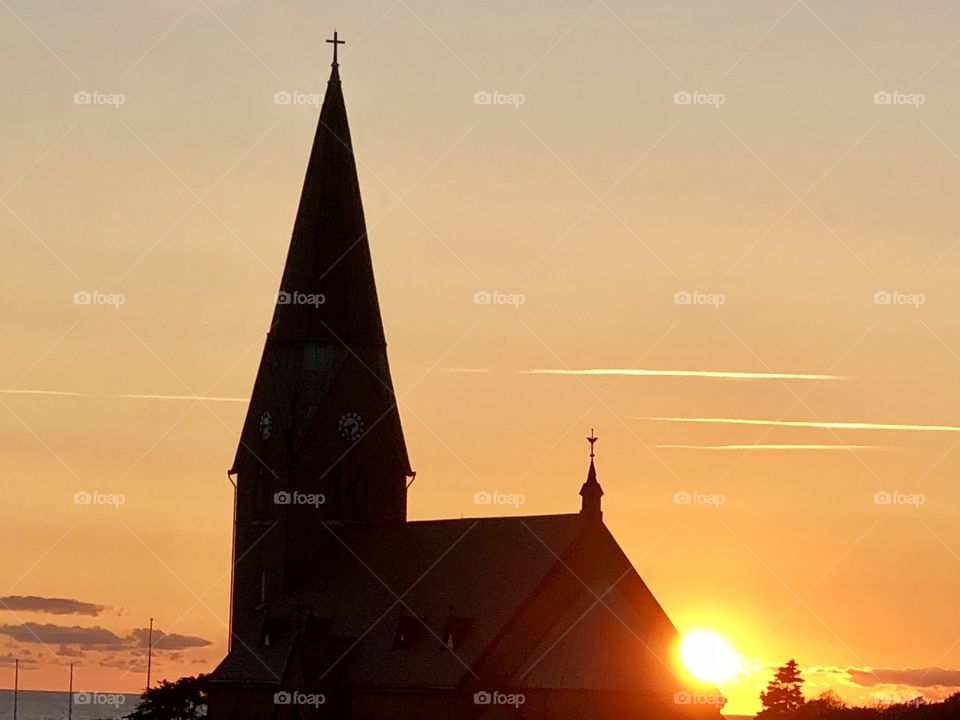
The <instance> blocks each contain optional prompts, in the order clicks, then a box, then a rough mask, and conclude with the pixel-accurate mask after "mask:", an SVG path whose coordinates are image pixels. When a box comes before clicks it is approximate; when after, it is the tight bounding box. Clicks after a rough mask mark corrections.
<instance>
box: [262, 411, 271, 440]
mask: <svg viewBox="0 0 960 720" xmlns="http://www.w3.org/2000/svg"><path fill="white" fill-rule="evenodd" d="M272 430H273V419H272V418H271V417H270V413H269V412H264V413H263V414H262V415H260V437H262V438H263V439H264V440H269V439H270V433H271V431H272Z"/></svg>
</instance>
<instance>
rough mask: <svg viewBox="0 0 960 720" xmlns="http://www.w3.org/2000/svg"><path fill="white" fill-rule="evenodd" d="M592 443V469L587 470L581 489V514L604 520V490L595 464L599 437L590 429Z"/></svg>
mask: <svg viewBox="0 0 960 720" xmlns="http://www.w3.org/2000/svg"><path fill="white" fill-rule="evenodd" d="M587 442H588V443H590V468H589V469H588V470H587V479H586V481H585V482H584V483H583V485H582V486H581V488H580V497H581V498H582V500H581V502H580V514H581V515H583V516H584V517H589V518H593V519H596V520H600V519H602V518H603V508H602V507H601V500H600V499H601V498H602V497H603V488H602V487H600V483H598V482H597V468H596V466H595V465H594V464H593V458H594V457H595V453H594V451H593V446H594V444H595V443H596V442H597V437H596V436H595V435H594V433H593V429H592V428H591V429H590V437H588V438H587Z"/></svg>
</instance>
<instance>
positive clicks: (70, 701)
mask: <svg viewBox="0 0 960 720" xmlns="http://www.w3.org/2000/svg"><path fill="white" fill-rule="evenodd" d="M72 718H73V663H70V692H69V694H68V697H67V720H72Z"/></svg>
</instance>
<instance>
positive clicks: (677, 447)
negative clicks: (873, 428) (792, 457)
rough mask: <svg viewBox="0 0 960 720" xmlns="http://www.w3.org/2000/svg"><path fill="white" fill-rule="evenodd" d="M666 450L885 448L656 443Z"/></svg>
mask: <svg viewBox="0 0 960 720" xmlns="http://www.w3.org/2000/svg"><path fill="white" fill-rule="evenodd" d="M656 447H658V448H665V449H668V450H887V449H888V448H885V447H882V446H879V445H657V446H656Z"/></svg>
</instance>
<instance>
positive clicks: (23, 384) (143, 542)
mask: <svg viewBox="0 0 960 720" xmlns="http://www.w3.org/2000/svg"><path fill="white" fill-rule="evenodd" d="M0 17H2V18H3V20H2V22H0V78H2V80H0V82H2V88H3V102H2V112H0V143H2V152H0V155H2V158H3V160H2V163H0V243H2V249H3V258H4V262H3V263H2V264H0V303H2V307H3V310H4V312H3V321H2V322H0V343H2V347H3V352H2V353H0V449H2V457H3V461H4V463H3V464H4V482H3V496H2V502H0V547H2V548H3V551H2V557H3V561H2V563H0V598H2V601H3V604H5V605H6V606H7V609H3V608H0V687H10V686H12V683H13V670H12V666H13V661H14V658H20V660H21V685H22V686H24V687H30V688H63V687H64V686H65V684H66V679H67V669H66V668H67V665H68V664H69V663H71V662H73V663H76V677H77V680H76V684H77V686H78V688H79V689H81V690H86V689H98V690H107V689H109V690H124V691H133V692H138V691H139V690H140V689H141V688H142V685H143V682H144V673H145V661H144V657H143V655H142V648H143V646H144V639H143V628H145V627H146V626H147V624H148V622H149V618H151V617H153V618H155V623H156V627H157V628H158V629H159V630H160V631H161V632H162V633H165V634H166V637H165V638H163V639H162V640H161V643H160V646H159V650H158V652H157V654H156V656H155V659H154V678H155V679H156V678H159V677H167V678H175V677H178V676H180V675H182V674H195V673H197V672H205V671H209V670H210V669H212V668H213V666H214V665H215V664H216V663H217V662H218V661H219V659H220V658H221V657H222V656H223V654H224V652H225V648H226V641H227V623H228V595H229V585H230V574H229V565H230V562H229V561H230V542H231V521H232V488H231V486H230V484H229V483H228V481H227V478H226V474H225V471H226V469H227V468H228V467H229V465H230V463H231V461H232V459H233V453H234V450H235V447H236V443H237V436H238V433H239V431H240V426H241V422H242V420H243V415H244V412H245V407H246V406H245V402H244V401H245V399H246V398H247V396H248V394H249V392H250V388H251V387H252V383H253V378H254V373H255V371H256V366H257V362H258V359H259V355H260V351H261V349H262V346H263V341H264V337H265V332H266V329H267V326H268V322H269V317H270V314H271V312H272V308H273V302H274V295H275V292H276V289H277V286H278V283H279V274H280V272H281V269H282V264H283V261H284V257H285V253H286V248H287V244H288V242H289V234H290V230H291V227H292V223H293V217H294V212H295V209H296V204H297V201H298V197H299V190H300V183H301V181H302V177H303V171H304V168H305V165H306V160H307V154H308V151H309V146H310V142H311V139H312V135H313V132H314V129H315V125H316V118H317V114H318V106H317V102H318V100H319V98H320V97H322V92H323V90H324V87H325V81H326V76H327V72H328V65H329V61H330V47H329V46H328V45H326V44H324V42H323V40H324V38H326V37H328V36H329V34H330V32H332V30H333V28H334V27H336V28H337V29H338V30H339V32H340V35H341V37H342V38H343V39H345V40H346V41H347V44H346V45H345V46H344V48H343V49H342V50H341V63H342V77H343V81H344V93H345V95H346V101H347V109H348V112H349V115H350V120H351V126H352V132H353V141H354V147H355V150H356V152H357V155H358V161H359V163H360V166H359V171H360V181H361V185H362V190H363V195H364V203H365V209H366V214H367V224H368V229H369V232H370V241H371V248H372V253H373V259H374V265H375V269H376V272H377V280H378V284H379V291H380V298H381V304H382V309H383V315H384V323H385V325H386V331H387V337H388V340H389V343H390V359H391V364H392V368H393V374H394V384H395V386H396V388H397V392H398V395H399V400H400V411H401V417H402V419H403V423H404V428H405V431H406V435H407V443H408V446H409V450H410V456H411V460H412V463H413V467H414V469H415V470H417V478H416V481H415V483H414V485H413V486H412V488H411V491H410V516H411V517H412V518H417V519H419V518H433V517H459V516H461V515H463V516H470V515H495V514H538V513H559V512H575V511H576V510H577V509H578V508H579V497H578V496H577V491H578V489H579V487H580V484H581V483H582V481H583V479H584V475H585V472H586V468H587V460H588V458H587V451H588V447H587V443H586V442H585V440H584V437H585V436H586V435H587V434H588V433H589V431H590V428H591V427H594V428H596V431H597V434H598V435H599V437H600V440H599V442H598V444H597V468H598V472H599V477H600V481H601V483H602V484H603V487H604V489H605V491H606V496H605V498H604V503H605V505H604V509H605V521H606V523H607V525H608V526H609V527H610V529H611V530H612V531H613V533H614V534H615V536H616V537H617V538H618V540H619V541H620V543H621V545H622V546H623V547H624V549H625V551H626V552H627V553H628V555H629V556H630V558H631V560H632V561H633V563H634V564H635V566H636V567H637V570H638V571H639V572H640V574H641V575H642V576H643V578H644V579H645V580H646V582H647V583H648V584H649V586H650V587H651V589H652V591H653V592H654V594H655V595H656V596H657V598H658V599H659V601H660V602H661V603H662V604H663V606H664V607H665V609H666V610H667V612H668V614H669V615H670V617H671V618H672V619H673V621H674V623H675V624H676V625H677V627H678V629H679V630H680V631H681V632H687V631H690V630H692V629H695V628H706V629H710V630H712V631H715V632H717V633H719V634H721V635H722V636H724V637H726V638H727V639H728V640H729V641H730V643H731V644H732V645H733V647H734V648H735V650H736V651H737V652H738V653H739V654H740V656H741V658H742V659H741V667H740V672H739V673H738V674H737V676H736V677H735V678H734V679H732V680H731V681H729V682H728V683H725V684H724V685H723V687H722V689H723V691H724V692H725V693H726V694H727V696H728V697H729V698H730V704H729V705H728V707H727V711H728V712H729V711H732V712H743V713H747V712H752V711H754V710H755V709H757V706H758V698H757V695H758V693H759V690H760V689H761V688H762V686H763V685H764V684H765V683H766V681H767V679H768V677H769V676H770V673H771V668H772V667H773V666H775V665H777V664H780V663H781V662H783V661H785V660H787V659H788V658H791V657H795V658H796V659H797V661H798V662H799V663H800V665H801V667H803V668H804V669H805V675H806V677H807V678H808V683H807V694H808V696H810V695H814V694H817V693H819V692H822V691H823V690H826V689H828V688H829V689H833V690H835V691H836V692H838V693H839V694H840V695H841V696H842V697H843V698H844V699H845V700H847V701H848V702H851V703H872V702H874V701H875V700H878V699H879V700H884V699H893V698H897V697H905V696H911V695H914V694H917V693H923V694H925V695H926V696H927V697H930V698H935V697H942V696H944V695H946V694H949V693H950V692H952V691H956V690H957V689H958V687H960V614H958V612H957V597H958V596H960V522H958V508H960V484H958V483H957V476H958V471H960V450H958V449H957V443H958V441H960V412H958V407H960V384H958V382H957V375H958V371H960V315H958V313H957V312H956V308H957V306H958V301H960V286H958V284H957V281H956V278H957V272H958V270H960V247H958V245H960V205H958V204H957V202H956V196H957V188H958V183H960V94H958V91H957V87H958V80H960V6H958V5H957V4H956V3H952V2H947V1H946V0H931V1H930V2H925V3H923V4H922V7H921V6H918V5H917V4H914V3H907V2H886V1H884V0H845V1H844V2H841V3H833V2H826V1H825V0H764V1H761V0H741V1H737V2H726V1H721V2H717V1H716V0H691V1H689V2H684V3H676V2H669V1H667V0H649V1H646V2H643V3H639V4H638V3H632V2H627V1H626V0H595V1H594V0H554V1H553V2H541V1H539V0H536V1H532V2H527V3H516V2H506V1H504V0H495V1H494V2H486V3H470V2H464V1H463V0H452V1H451V0H448V1H447V2H440V1H439V0H376V1H371V2H363V3H357V2H353V3H348V2H344V1H340V0H337V1H336V2H324V3H315V2H306V0H276V1H275V2H270V3H263V2H254V1H253V0H163V1H162V2H161V1H160V0H146V1H144V2H138V3H130V2H122V1H121V0H93V1H92V2H84V3H77V2H68V1H67V0H2V1H0ZM487 100H489V102H487ZM485 293H488V294H490V295H485ZM488 298H491V299H492V300H493V302H490V303H485V302H483V301H484V300H485V299H488ZM85 300H90V302H89V303H88V302H85ZM507 301H509V302H507ZM744 421H750V422H744ZM483 492H489V493H494V492H499V493H503V494H505V495H511V496H521V497H515V498H514V500H515V502H514V503H513V504H508V505H503V504H500V505H497V504H486V505H485V504H477V502H475V497H476V494H477V493H483ZM77 493H99V494H100V495H98V496H97V498H99V499H100V500H102V499H104V497H105V496H116V497H114V498H113V499H114V500H115V502H114V503H113V504H103V503H99V504H98V503H91V504H85V503H83V502H80V503H77V502H75V498H78V497H79V498H80V499H81V500H82V499H83V498H84V497H85V496H83V495H80V496H77ZM498 497H502V496H498ZM17 598H20V599H17ZM24 598H26V599H24ZM53 599H62V600H70V601H74V602H53V601H52V600H53Z"/></svg>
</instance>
